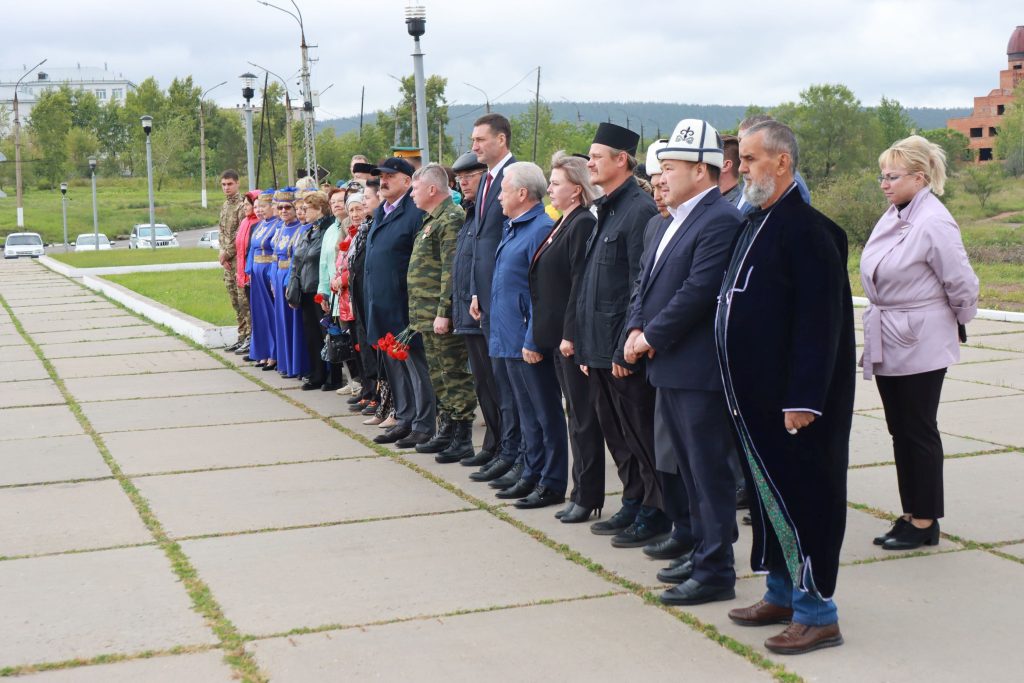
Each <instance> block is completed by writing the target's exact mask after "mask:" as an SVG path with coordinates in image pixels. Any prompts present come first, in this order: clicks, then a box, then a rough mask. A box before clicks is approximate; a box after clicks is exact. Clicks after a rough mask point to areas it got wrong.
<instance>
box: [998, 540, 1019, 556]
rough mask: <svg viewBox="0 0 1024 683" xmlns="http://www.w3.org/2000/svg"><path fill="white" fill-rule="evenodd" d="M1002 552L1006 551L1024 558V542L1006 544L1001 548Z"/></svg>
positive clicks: (1008, 553)
mask: <svg viewBox="0 0 1024 683" xmlns="http://www.w3.org/2000/svg"><path fill="white" fill-rule="evenodd" d="M999 551H1000V552H1004V553H1006V554H1007V555H1013V556H1014V557H1019V558H1020V559H1022V560H1024V543H1014V544H1013V545H1004V546H1003V547H1001V548H999Z"/></svg>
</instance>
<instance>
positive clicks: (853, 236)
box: [813, 171, 889, 249]
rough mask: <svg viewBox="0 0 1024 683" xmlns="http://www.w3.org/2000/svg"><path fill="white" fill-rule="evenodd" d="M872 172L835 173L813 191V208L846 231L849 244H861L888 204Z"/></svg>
mask: <svg viewBox="0 0 1024 683" xmlns="http://www.w3.org/2000/svg"><path fill="white" fill-rule="evenodd" d="M876 175H877V174H876V173H875V172H873V171H872V172H867V171H862V172H860V173H848V174H844V175H839V176H835V177H834V178H832V179H830V180H829V181H828V182H826V183H823V184H821V185H819V186H818V188H817V189H816V190H815V191H814V196H813V202H814V208H816V209H818V210H819V211H821V212H822V213H823V214H825V215H826V216H828V217H829V218H831V219H832V220H834V221H835V222H836V223H838V224H839V227H841V228H842V229H843V230H845V231H846V235H847V238H848V239H849V242H850V248H851V249H853V248H858V249H859V248H860V247H863V246H864V244H865V243H867V241H868V237H869V236H870V235H871V230H872V229H873V228H874V227H875V223H877V222H878V219H879V217H881V215H882V214H883V213H885V210H886V209H887V208H889V204H888V202H887V201H886V200H885V196H884V195H883V194H882V192H881V190H879V188H878V180H877V179H876V178H875V176H876Z"/></svg>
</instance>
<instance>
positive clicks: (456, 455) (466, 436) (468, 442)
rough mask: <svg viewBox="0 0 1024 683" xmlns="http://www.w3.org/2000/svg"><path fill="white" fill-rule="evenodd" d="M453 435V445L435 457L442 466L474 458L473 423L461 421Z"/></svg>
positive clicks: (456, 425)
mask: <svg viewBox="0 0 1024 683" xmlns="http://www.w3.org/2000/svg"><path fill="white" fill-rule="evenodd" d="M453 424H454V425H455V429H454V432H453V433H452V440H451V443H450V444H449V445H448V447H447V448H445V449H444V450H443V451H441V452H440V453H438V454H437V455H436V456H434V460H436V461H437V462H439V463H441V464H446V463H451V462H458V461H460V460H462V459H463V458H471V457H473V421H472V420H459V421H457V422H454V423H453Z"/></svg>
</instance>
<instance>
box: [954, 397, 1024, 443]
mask: <svg viewBox="0 0 1024 683" xmlns="http://www.w3.org/2000/svg"><path fill="white" fill-rule="evenodd" d="M1022 415H1024V394H1018V395H1014V396H1000V397H995V398H979V399H977V400H974V401H965V402H963V403H943V404H940V405H939V424H940V425H943V426H942V427H941V428H942V429H943V430H944V431H948V432H950V433H953V434H959V435H961V436H966V437H975V438H978V439H985V440H986V441H993V442H995V443H999V444H1005V445H1008V446H1013V447H1015V448H1017V447H1020V448H1024V425H1022V424H1021V422H1020V417H1021V416H1022Z"/></svg>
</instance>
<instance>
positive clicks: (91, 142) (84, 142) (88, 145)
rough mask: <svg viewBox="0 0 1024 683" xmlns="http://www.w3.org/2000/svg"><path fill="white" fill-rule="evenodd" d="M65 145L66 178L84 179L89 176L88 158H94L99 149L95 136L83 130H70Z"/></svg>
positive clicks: (89, 131)
mask: <svg viewBox="0 0 1024 683" xmlns="http://www.w3.org/2000/svg"><path fill="white" fill-rule="evenodd" d="M65 145H66V156H67V162H66V164H65V166H66V174H65V175H66V176H78V177H85V176H87V175H89V157H91V156H95V155H96V153H97V152H99V149H100V142H99V140H97V139H96V134H95V133H93V132H92V131H91V130H87V129H85V128H72V129H71V130H70V131H68V136H67V139H66V140H65Z"/></svg>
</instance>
